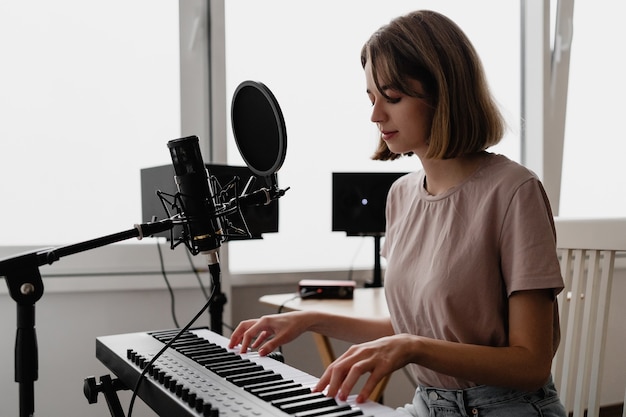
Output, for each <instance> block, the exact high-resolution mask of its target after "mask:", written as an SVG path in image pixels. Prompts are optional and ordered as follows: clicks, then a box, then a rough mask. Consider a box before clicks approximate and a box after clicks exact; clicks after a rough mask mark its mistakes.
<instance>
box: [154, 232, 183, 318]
mask: <svg viewBox="0 0 626 417" xmlns="http://www.w3.org/2000/svg"><path fill="white" fill-rule="evenodd" d="M156 242H157V249H158V251H159V262H160V264H161V275H162V276H163V279H164V280H165V285H167V290H168V291H169V293H170V310H171V312H172V320H174V326H176V327H177V328H178V327H180V326H179V325H178V320H177V319H176V297H175V296H174V290H173V289H172V286H171V285H170V281H169V279H168V278H167V273H166V272H165V263H164V262H163V252H162V251H161V245H160V244H159V240H158V239H156Z"/></svg>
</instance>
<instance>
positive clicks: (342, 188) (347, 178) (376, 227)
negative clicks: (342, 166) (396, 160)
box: [332, 172, 406, 236]
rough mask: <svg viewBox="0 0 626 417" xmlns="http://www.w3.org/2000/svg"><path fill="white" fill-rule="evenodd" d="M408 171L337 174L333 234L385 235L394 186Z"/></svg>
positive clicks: (334, 181) (335, 175)
mask: <svg viewBox="0 0 626 417" xmlns="http://www.w3.org/2000/svg"><path fill="white" fill-rule="evenodd" d="M405 174H406V172H333V191H332V192H333V198H332V231H333V232H346V234H347V235H348V236H380V235H383V234H384V233H385V225H386V222H385V206H386V202H387V194H388V193H389V188H390V187H391V184H392V183H393V182H394V181H395V180H397V179H398V178H400V177H401V176H403V175H405Z"/></svg>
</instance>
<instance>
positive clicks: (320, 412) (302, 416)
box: [294, 404, 360, 417]
mask: <svg viewBox="0 0 626 417" xmlns="http://www.w3.org/2000/svg"><path fill="white" fill-rule="evenodd" d="M350 410H352V407H351V406H350V404H340V405H331V406H328V407H322V408H317V409H315V410H307V411H301V412H299V413H295V414H294V417H318V416H324V417H325V416H327V415H328V414H329V413H336V412H339V411H350ZM359 411H360V410H359Z"/></svg>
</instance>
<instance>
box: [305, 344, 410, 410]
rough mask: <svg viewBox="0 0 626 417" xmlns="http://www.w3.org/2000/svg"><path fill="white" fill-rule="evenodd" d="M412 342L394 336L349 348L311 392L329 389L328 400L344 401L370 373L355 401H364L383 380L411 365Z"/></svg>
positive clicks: (332, 364)
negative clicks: (363, 377) (365, 375)
mask: <svg viewBox="0 0 626 417" xmlns="http://www.w3.org/2000/svg"><path fill="white" fill-rule="evenodd" d="M413 338H414V336H410V335H406V334H403V335H394V336H387V337H382V338H380V339H377V340H373V341H371V342H366V343H361V344H358V345H353V346H351V347H350V348H349V349H348V350H347V351H346V352H345V353H344V354H343V355H341V356H340V357H339V358H337V359H336V360H335V361H334V362H333V363H331V364H330V365H329V366H328V368H326V371H325V372H324V374H323V375H322V377H321V378H320V380H319V382H318V383H317V385H316V386H315V388H314V390H315V391H323V390H324V389H325V388H326V387H328V391H327V395H328V396H329V397H335V396H337V397H338V398H339V399H340V400H342V401H345V400H346V399H347V398H348V395H350V392H351V391H352V389H353V388H354V385H355V384H356V383H357V381H358V379H359V378H360V377H361V376H362V375H364V374H366V373H369V377H368V378H367V381H366V382H365V384H364V385H363V387H362V389H361V391H360V392H359V394H358V396H357V399H356V401H357V402H364V401H366V400H367V399H368V398H369V396H370V394H371V393H372V391H374V388H376V385H377V384H378V383H379V382H380V381H381V380H382V379H383V378H384V377H385V376H387V375H390V374H391V373H393V372H394V371H396V370H397V369H400V368H402V367H403V366H405V365H406V364H407V363H409V362H411V360H410V359H411V356H412V355H411V353H410V352H411V345H412V344H413V343H414V341H412V339H413Z"/></svg>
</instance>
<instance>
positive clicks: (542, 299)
mask: <svg viewBox="0 0 626 417" xmlns="http://www.w3.org/2000/svg"><path fill="white" fill-rule="evenodd" d="M554 302H555V300H554V298H553V291H552V290H533V291H520V292H517V293H514V294H512V295H511V297H510V298H509V344H508V346H506V347H490V346H478V345H469V344H461V343H455V342H448V341H442V340H435V339H430V338H425V337H420V336H415V335H407V334H402V335H396V336H391V337H385V338H382V339H379V340H375V341H373V342H368V343H364V344H361V345H355V346H353V347H351V348H350V349H348V350H347V351H346V353H344V354H343V355H342V356H341V357H339V358H338V359H337V360H336V361H335V362H333V363H332V364H331V365H330V366H329V367H328V368H327V369H326V372H324V374H323V375H322V377H321V378H320V381H319V383H318V385H317V386H316V390H318V391H321V390H323V389H325V388H326V387H328V392H327V393H328V395H330V396H335V395H339V397H340V398H341V399H345V398H347V396H348V394H349V393H350V391H351V390H352V388H353V387H354V385H355V384H356V382H357V380H358V379H359V377H360V376H361V375H363V374H365V373H369V374H370V375H369V377H368V380H367V381H366V383H365V384H364V386H363V388H362V390H361V392H360V393H359V396H358V398H357V401H365V400H366V399H367V398H368V396H369V395H370V393H371V392H372V390H373V389H374V387H375V386H376V384H377V383H378V382H379V381H380V380H381V379H382V378H383V377H384V376H386V375H389V374H390V373H392V372H394V371H395V370H397V369H400V368H402V367H403V366H405V365H406V364H408V363H417V364H419V365H421V366H425V367H427V368H429V369H432V370H434V371H436V372H440V373H443V374H447V375H451V376H453V377H456V378H459V379H465V380H469V381H473V382H475V383H477V384H485V385H493V386H502V387H511V388H516V389H520V390H524V391H533V390H536V389H538V388H540V387H541V386H542V385H543V384H545V382H546V381H547V380H548V377H549V375H550V367H551V363H552V356H553V350H552V332H553V328H552V317H553V308H554ZM468 320H471V318H468Z"/></svg>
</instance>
